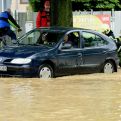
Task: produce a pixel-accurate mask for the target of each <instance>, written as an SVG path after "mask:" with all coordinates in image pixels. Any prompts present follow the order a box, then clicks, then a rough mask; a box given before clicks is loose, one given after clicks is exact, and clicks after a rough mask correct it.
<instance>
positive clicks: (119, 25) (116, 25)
mask: <svg viewBox="0 0 121 121" xmlns="http://www.w3.org/2000/svg"><path fill="white" fill-rule="evenodd" d="M36 14H37V13H35V12H30V13H18V16H17V18H18V23H19V25H20V26H21V28H22V30H23V31H22V32H21V33H19V35H18V36H21V35H22V34H24V33H26V32H27V31H29V30H30V29H33V28H35V27H36V26H35V21H36ZM74 14H79V15H82V14H83V15H85V14H93V15H98V14H109V15H111V19H110V23H111V29H112V30H113V32H114V35H115V36H116V37H119V36H120V35H121V11H83V12H82V11H77V12H73V15H74Z"/></svg>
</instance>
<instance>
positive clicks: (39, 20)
mask: <svg viewBox="0 0 121 121" xmlns="http://www.w3.org/2000/svg"><path fill="white" fill-rule="evenodd" d="M48 26H50V1H49V0H46V1H45V3H44V10H43V11H38V13H37V17H36V27H37V28H39V27H48Z"/></svg>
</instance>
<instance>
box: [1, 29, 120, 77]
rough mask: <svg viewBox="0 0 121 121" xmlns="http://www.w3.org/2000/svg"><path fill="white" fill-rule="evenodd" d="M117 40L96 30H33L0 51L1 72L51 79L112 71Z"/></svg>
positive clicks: (114, 68)
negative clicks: (15, 43) (17, 42)
mask: <svg viewBox="0 0 121 121" xmlns="http://www.w3.org/2000/svg"><path fill="white" fill-rule="evenodd" d="M116 49H117V47H116V44H115V42H114V41H113V40H112V39H110V38H108V37H107V36H105V35H103V34H101V33H98V32H96V31H92V30H87V29H78V28H62V27H50V28H40V29H34V30H32V31H30V32H28V33H26V34H25V35H23V36H22V37H21V38H19V44H18V45H15V46H9V47H5V48H3V49H1V50H0V75H11V76H25V77H40V78H52V77H55V76H60V75H70V74H79V73H83V72H86V73H89V72H93V71H94V72H104V73H113V72H116V71H117V66H118V63H119V59H118V56H117V52H116Z"/></svg>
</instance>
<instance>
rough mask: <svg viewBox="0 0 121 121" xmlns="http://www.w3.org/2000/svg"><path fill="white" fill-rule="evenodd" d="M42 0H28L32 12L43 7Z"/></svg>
mask: <svg viewBox="0 0 121 121" xmlns="http://www.w3.org/2000/svg"><path fill="white" fill-rule="evenodd" d="M43 2H44V0H29V4H30V6H31V7H32V10H33V11H34V12H37V11H39V10H42V9H43Z"/></svg>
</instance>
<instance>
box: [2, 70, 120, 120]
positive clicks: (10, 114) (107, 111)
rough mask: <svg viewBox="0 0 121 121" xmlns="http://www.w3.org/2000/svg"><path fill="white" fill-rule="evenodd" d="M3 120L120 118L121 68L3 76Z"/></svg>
mask: <svg viewBox="0 0 121 121" xmlns="http://www.w3.org/2000/svg"><path fill="white" fill-rule="evenodd" d="M0 121H121V72H119V73H115V74H109V75H105V74H91V75H77V76H66V77H60V78H56V79H51V80H40V79H34V78H33V79H28V78H27V79H23V78H0Z"/></svg>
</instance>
